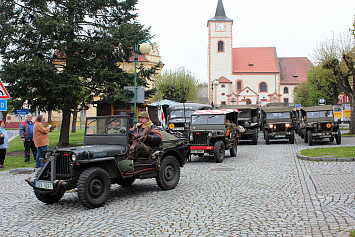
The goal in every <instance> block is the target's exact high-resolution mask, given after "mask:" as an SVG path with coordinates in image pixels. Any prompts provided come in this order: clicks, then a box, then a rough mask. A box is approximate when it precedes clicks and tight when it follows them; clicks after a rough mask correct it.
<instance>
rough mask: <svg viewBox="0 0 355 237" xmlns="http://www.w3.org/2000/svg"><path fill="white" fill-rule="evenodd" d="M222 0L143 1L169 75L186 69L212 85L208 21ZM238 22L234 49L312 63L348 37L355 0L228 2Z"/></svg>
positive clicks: (141, 8) (143, 19)
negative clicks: (320, 50)
mask: <svg viewBox="0 0 355 237" xmlns="http://www.w3.org/2000/svg"><path fill="white" fill-rule="evenodd" d="M217 3H218V0H179V1H172V0H139V1H138V5H137V8H138V14H139V18H138V21H139V22H140V23H141V24H143V25H145V26H146V27H149V26H151V33H152V34H153V35H155V37H154V39H153V40H152V41H153V42H156V43H157V44H158V47H159V52H160V56H161V57H162V62H163V63H164V64H165V66H164V69H163V71H164V70H175V69H178V68H179V67H185V68H186V69H188V70H190V71H191V72H192V74H194V75H195V77H196V78H197V79H198V80H199V81H200V82H207V80H208V75H207V43H208V31H207V29H208V28H207V21H208V20H209V19H211V18H213V17H214V15H215V12H216V8H217ZM223 5H224V10H225V12H226V16H227V17H228V18H230V19H232V20H233V48H238V47H274V46H275V47H276V52H277V56H278V57H308V58H309V59H310V60H312V55H313V52H314V50H315V49H316V47H317V44H320V43H322V42H324V41H326V40H327V39H330V38H333V36H335V38H337V37H338V36H339V34H342V35H345V34H348V32H349V29H352V24H353V22H354V15H355V0H337V1H335V0H297V1H287V0H268V1H266V0H254V1H240V0H223Z"/></svg>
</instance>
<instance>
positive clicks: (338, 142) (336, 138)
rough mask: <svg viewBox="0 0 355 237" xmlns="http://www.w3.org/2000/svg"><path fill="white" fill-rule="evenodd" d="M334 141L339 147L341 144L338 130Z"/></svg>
mask: <svg viewBox="0 0 355 237" xmlns="http://www.w3.org/2000/svg"><path fill="white" fill-rule="evenodd" d="M335 140H336V142H337V144H338V145H339V144H340V143H341V133H340V129H339V130H338V134H337V136H336V137H335Z"/></svg>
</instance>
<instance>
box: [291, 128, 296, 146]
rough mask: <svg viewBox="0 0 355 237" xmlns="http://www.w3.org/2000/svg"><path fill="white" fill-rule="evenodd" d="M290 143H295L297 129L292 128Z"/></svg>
mask: <svg viewBox="0 0 355 237" xmlns="http://www.w3.org/2000/svg"><path fill="white" fill-rule="evenodd" d="M290 143H291V144H294V143H295V130H291V136H290Z"/></svg>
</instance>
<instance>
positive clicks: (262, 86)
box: [259, 82, 267, 92]
mask: <svg viewBox="0 0 355 237" xmlns="http://www.w3.org/2000/svg"><path fill="white" fill-rule="evenodd" d="M259 91H260V92H267V85H266V83H265V82H262V83H260V84H259Z"/></svg>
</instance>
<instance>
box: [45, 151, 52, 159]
mask: <svg viewBox="0 0 355 237" xmlns="http://www.w3.org/2000/svg"><path fill="white" fill-rule="evenodd" d="M49 157H51V153H50V152H46V153H45V154H44V158H45V159H46V160H49Z"/></svg>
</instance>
